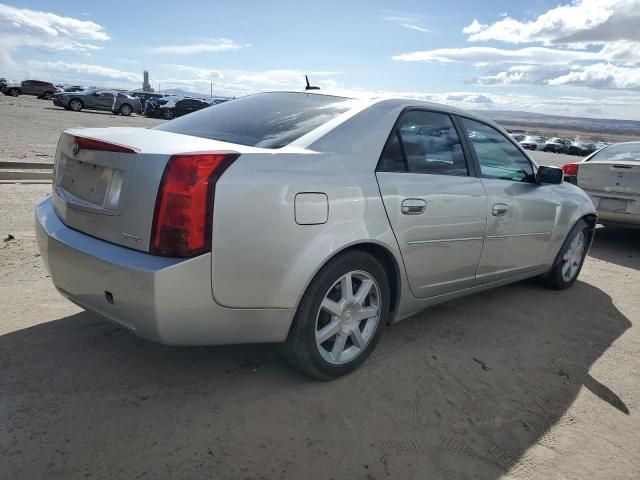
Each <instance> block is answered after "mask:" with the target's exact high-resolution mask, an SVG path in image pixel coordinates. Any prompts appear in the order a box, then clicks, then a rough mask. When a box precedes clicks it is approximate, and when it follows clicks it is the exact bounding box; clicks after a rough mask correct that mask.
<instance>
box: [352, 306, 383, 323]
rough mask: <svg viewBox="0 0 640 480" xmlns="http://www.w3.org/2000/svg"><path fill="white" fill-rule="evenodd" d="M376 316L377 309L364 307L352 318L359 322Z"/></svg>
mask: <svg viewBox="0 0 640 480" xmlns="http://www.w3.org/2000/svg"><path fill="white" fill-rule="evenodd" d="M376 315H378V307H364V308H363V309H362V310H360V311H359V312H357V313H356V314H355V315H354V317H355V318H356V319H357V320H358V321H361V320H366V319H368V318H372V317H375V316H376Z"/></svg>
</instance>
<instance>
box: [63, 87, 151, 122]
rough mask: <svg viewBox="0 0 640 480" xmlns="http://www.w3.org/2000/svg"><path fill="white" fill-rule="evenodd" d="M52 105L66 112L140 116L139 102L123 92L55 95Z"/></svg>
mask: <svg viewBox="0 0 640 480" xmlns="http://www.w3.org/2000/svg"><path fill="white" fill-rule="evenodd" d="M53 104H54V105H56V106H58V107H63V108H65V109H67V110H73V111H75V112H79V111H80V110H82V109H87V110H102V111H106V112H113V113H116V114H117V113H119V114H121V115H125V116H129V115H131V114H132V113H137V114H141V113H142V106H141V105H140V100H138V99H137V98H134V97H132V96H131V95H128V94H127V93H125V92H118V91H115V90H83V91H82V92H64V93H56V94H55V95H54V96H53Z"/></svg>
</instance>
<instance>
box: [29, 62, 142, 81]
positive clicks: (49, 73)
mask: <svg viewBox="0 0 640 480" xmlns="http://www.w3.org/2000/svg"><path fill="white" fill-rule="evenodd" d="M26 66H27V69H28V72H29V74H30V75H25V77H26V76H35V77H42V78H51V77H56V78H62V79H63V80H62V81H68V82H77V81H80V83H90V84H100V85H101V86H117V85H119V84H122V83H124V84H126V86H129V85H131V84H135V83H141V82H142V75H141V74H139V73H134V72H126V71H123V70H117V69H115V68H109V67H103V66H101V65H91V64H86V63H74V62H62V61H57V62H46V61H44V62H43V61H38V60H29V61H28V62H26ZM54 82H55V83H58V80H54ZM118 82H120V83H118Z"/></svg>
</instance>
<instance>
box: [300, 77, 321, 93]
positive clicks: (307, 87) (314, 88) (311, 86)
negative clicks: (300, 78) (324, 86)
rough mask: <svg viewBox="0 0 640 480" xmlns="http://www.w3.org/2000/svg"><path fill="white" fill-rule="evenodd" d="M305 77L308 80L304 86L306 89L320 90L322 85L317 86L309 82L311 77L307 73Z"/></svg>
mask: <svg viewBox="0 0 640 480" xmlns="http://www.w3.org/2000/svg"><path fill="white" fill-rule="evenodd" d="M304 79H305V80H306V81H307V86H306V87H304V89H305V90H320V87H316V86H314V85H311V84H310V83H309V77H307V76H306V75H305V76H304Z"/></svg>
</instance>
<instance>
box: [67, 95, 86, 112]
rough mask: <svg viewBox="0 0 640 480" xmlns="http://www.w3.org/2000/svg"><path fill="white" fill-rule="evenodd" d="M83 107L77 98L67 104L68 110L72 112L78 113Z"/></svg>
mask: <svg viewBox="0 0 640 480" xmlns="http://www.w3.org/2000/svg"><path fill="white" fill-rule="evenodd" d="M83 107H84V105H83V104H82V100H79V99H77V98H72V99H71V101H70V102H69V108H70V109H71V110H73V111H74V112H79V111H80V110H82V108H83Z"/></svg>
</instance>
